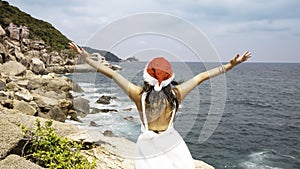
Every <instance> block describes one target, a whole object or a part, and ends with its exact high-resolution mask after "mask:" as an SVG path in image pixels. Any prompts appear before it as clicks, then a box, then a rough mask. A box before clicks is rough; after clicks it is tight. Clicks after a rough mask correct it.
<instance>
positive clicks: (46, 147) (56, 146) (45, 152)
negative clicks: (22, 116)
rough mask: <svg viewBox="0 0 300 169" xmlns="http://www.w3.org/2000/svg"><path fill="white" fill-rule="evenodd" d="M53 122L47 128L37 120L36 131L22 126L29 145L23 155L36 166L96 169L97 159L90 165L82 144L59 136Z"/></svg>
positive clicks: (55, 168) (48, 122)
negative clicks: (82, 149)
mask: <svg viewBox="0 0 300 169" xmlns="http://www.w3.org/2000/svg"><path fill="white" fill-rule="evenodd" d="M51 126H52V121H46V122H45V126H42V125H41V122H40V121H39V120H38V119H37V120H36V129H34V130H30V129H28V128H26V127H25V126H21V128H22V130H23V132H24V134H25V138H26V140H28V141H27V143H26V144H25V146H24V148H23V150H24V152H23V155H24V156H25V157H26V158H27V159H29V160H31V161H33V162H35V163H36V164H38V165H40V166H42V167H46V168H50V169H61V168H64V169H94V168H95V165H96V162H95V159H94V161H93V162H92V163H90V162H89V161H88V160H87V158H86V157H84V156H83V155H82V154H81V153H80V149H81V148H82V144H79V143H76V142H74V141H70V140H68V139H67V138H62V137H60V136H58V135H57V134H56V133H55V132H54V129H53V128H52V127H51Z"/></svg>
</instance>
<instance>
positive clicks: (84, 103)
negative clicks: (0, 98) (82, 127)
mask: <svg viewBox="0 0 300 169" xmlns="http://www.w3.org/2000/svg"><path fill="white" fill-rule="evenodd" d="M73 106H74V109H75V110H76V111H77V112H78V113H79V114H80V113H83V114H88V113H89V112H90V105H89V101H88V100H87V99H84V98H81V97H78V98H75V99H74V100H73Z"/></svg>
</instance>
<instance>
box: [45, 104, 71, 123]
mask: <svg viewBox="0 0 300 169" xmlns="http://www.w3.org/2000/svg"><path fill="white" fill-rule="evenodd" d="M66 114H67V113H65V112H64V111H63V110H62V109H61V108H59V107H58V106H55V107H54V108H52V109H51V110H50V111H49V112H48V115H49V117H50V118H51V119H53V120H56V121H60V122H65V120H66V119H67V116H66Z"/></svg>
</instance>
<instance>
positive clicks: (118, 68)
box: [111, 65, 122, 70]
mask: <svg viewBox="0 0 300 169" xmlns="http://www.w3.org/2000/svg"><path fill="white" fill-rule="evenodd" d="M111 69H112V70H122V67H121V66H119V65H112V66H111Z"/></svg>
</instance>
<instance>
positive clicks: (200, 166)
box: [194, 160, 215, 169]
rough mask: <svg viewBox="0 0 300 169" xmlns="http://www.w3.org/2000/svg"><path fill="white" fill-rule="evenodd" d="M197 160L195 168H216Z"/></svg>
mask: <svg viewBox="0 0 300 169" xmlns="http://www.w3.org/2000/svg"><path fill="white" fill-rule="evenodd" d="M194 162H195V169H215V168H214V167H213V166H211V165H209V164H207V163H205V162H203V161H200V160H194Z"/></svg>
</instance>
